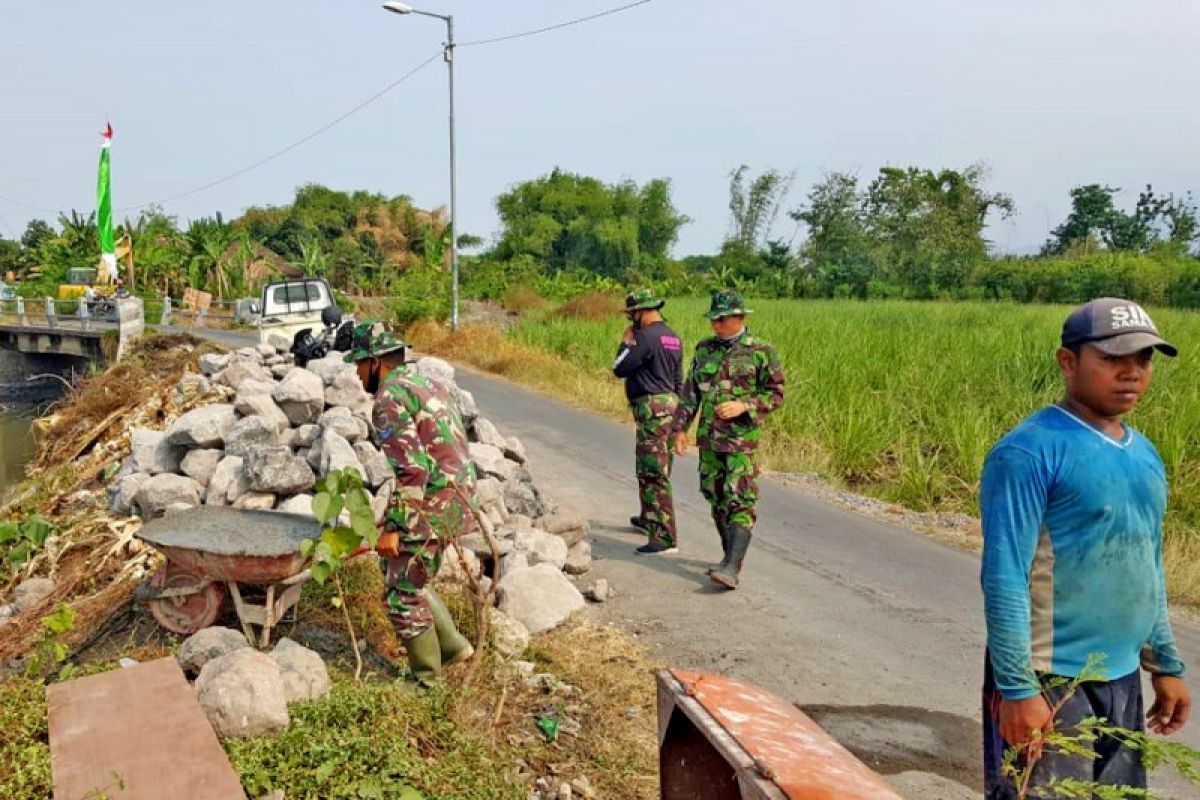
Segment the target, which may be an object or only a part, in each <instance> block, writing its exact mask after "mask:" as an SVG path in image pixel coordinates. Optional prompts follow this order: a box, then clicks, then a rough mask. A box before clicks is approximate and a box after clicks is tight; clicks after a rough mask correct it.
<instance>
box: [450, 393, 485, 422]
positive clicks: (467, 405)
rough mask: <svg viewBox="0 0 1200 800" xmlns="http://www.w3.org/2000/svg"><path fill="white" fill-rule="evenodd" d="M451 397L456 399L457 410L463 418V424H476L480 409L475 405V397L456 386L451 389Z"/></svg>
mask: <svg viewBox="0 0 1200 800" xmlns="http://www.w3.org/2000/svg"><path fill="white" fill-rule="evenodd" d="M450 396H451V397H453V398H454V406H455V410H457V411H458V415H459V416H460V417H462V421H463V424H465V425H470V424H471V423H472V422H474V421H475V418H476V417H478V416H479V409H478V408H477V407H476V405H475V395H473V394H471V393H470V392H468V391H467V390H466V389H460V388H458V386H457V385H456V386H454V387H452V388H451V389H450Z"/></svg>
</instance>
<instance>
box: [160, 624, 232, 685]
mask: <svg viewBox="0 0 1200 800" xmlns="http://www.w3.org/2000/svg"><path fill="white" fill-rule="evenodd" d="M249 646H250V645H248V644H247V643H246V637H245V636H244V635H243V634H242V633H240V632H238V631H235V630H233V629H232V628H222V627H219V626H214V627H212V628H204V629H203V630H199V631H196V632H195V633H193V634H192V635H191V636H189V637H188V638H187V639H185V640H184V642H183V644H182V645H180V647H179V652H178V653H177V654H176V655H175V658H177V659H178V660H179V666H181V667H183V671H184V672H189V673H192V674H193V675H194V674H196V673H198V672H200V670H201V669H203V668H204V665H205V664H207V663H208V662H209V661H212V660H213V659H214V658H220V657H221V656H223V655H226V654H227V653H232V652H233V651H234V650H241V649H242V648H243V647H249Z"/></svg>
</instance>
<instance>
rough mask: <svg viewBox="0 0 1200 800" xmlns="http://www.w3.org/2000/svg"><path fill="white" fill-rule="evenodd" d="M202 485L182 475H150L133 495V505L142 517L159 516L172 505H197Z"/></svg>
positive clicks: (202, 488) (152, 517)
mask: <svg viewBox="0 0 1200 800" xmlns="http://www.w3.org/2000/svg"><path fill="white" fill-rule="evenodd" d="M203 491H204V487H203V486H201V485H200V484H199V483H196V481H194V480H192V479H191V478H188V477H186V476H184V475H168V474H165V473H164V474H162V475H152V476H151V477H149V478H147V479H146V481H145V482H144V483H142V485H141V486H139V487H138V490H137V493H136V494H134V496H133V507H134V509H136V510H137V512H138V516H140V517H141V518H142V519H154V518H155V517H161V516H162V515H163V514H165V513H166V511H167V509H168V508H171V507H172V506H179V505H183V506H188V507H191V506H198V505H200V494H201V493H202V492H203Z"/></svg>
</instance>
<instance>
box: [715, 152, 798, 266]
mask: <svg viewBox="0 0 1200 800" xmlns="http://www.w3.org/2000/svg"><path fill="white" fill-rule="evenodd" d="M749 172H750V168H749V167H748V166H746V165H745V164H742V165H741V166H740V167H738V168H737V169H735V170H734V171H733V172H731V173H729V214H730V231H729V236H728V238H727V239H726V242H732V243H734V244H735V245H736V246H737V249H740V250H742V251H745V252H749V253H758V252H759V251H761V250H763V249H765V247H766V244H767V239H768V238H769V237H770V235H771V227H772V226H773V225H774V224H775V219H776V217H778V216H779V209H780V207H781V206H782V205H783V202H784V200H786V199H787V194H788V191H789V190H790V189H791V186H792V180H793V179H794V175H784V174H783V173H781V172H779V171H778V170H775V169H768V170H766V171H765V172H763V173H762V174H761V175H759V176H758V177H757V178H754V179H752V180H749V181H747V177H748V175H749Z"/></svg>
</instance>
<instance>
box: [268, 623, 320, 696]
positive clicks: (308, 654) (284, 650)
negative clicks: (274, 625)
mask: <svg viewBox="0 0 1200 800" xmlns="http://www.w3.org/2000/svg"><path fill="white" fill-rule="evenodd" d="M271 658H272V659H273V660H274V661H275V663H276V664H278V665H279V671H280V673H282V675H283V696H284V698H285V699H286V700H287V702H288V704H289V705H290V704H291V703H297V702H301V701H304V700H316V699H317V698H319V697H324V696H325V695H327V694H329V689H330V687H332V685H333V684H332V682H331V681H330V680H329V671H328V670H327V669H326V668H325V662H324V661H322V660H321V657H320V656H319V655H317V654H316V652H314V651H312V650H309V649H308V648H307V647H303V646H302V645H298V644H296V643H295V642H293V641H292V640H291V639H288V638H286V637H285V638H283V639H280V640H279V642H278V643H277V644H276V645H275V649H274V650H272V651H271Z"/></svg>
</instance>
